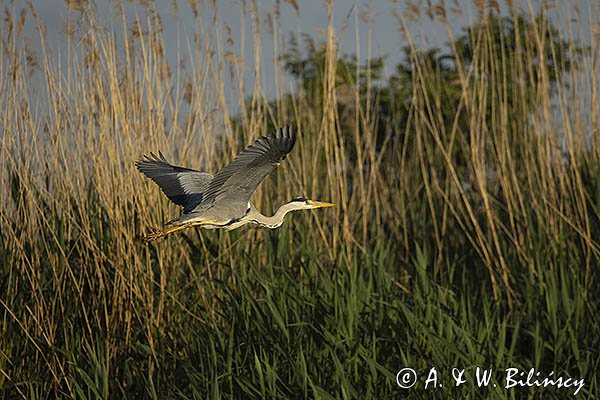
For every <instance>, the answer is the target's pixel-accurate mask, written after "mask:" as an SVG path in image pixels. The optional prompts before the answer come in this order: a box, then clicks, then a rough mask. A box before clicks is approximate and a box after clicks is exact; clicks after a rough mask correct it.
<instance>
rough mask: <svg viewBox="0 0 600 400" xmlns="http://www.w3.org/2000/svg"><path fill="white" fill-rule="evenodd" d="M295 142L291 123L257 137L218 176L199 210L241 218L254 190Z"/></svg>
mask: <svg viewBox="0 0 600 400" xmlns="http://www.w3.org/2000/svg"><path fill="white" fill-rule="evenodd" d="M295 143H296V133H295V132H294V131H293V130H292V128H291V127H290V126H285V127H284V128H279V129H277V131H276V132H274V133H271V134H269V135H267V136H263V137H261V138H260V139H257V140H255V141H254V143H252V144H251V145H250V146H248V147H246V149H244V150H243V151H242V152H241V153H240V154H238V155H237V157H236V158H235V159H234V160H233V161H232V162H231V163H229V164H227V165H226V166H225V167H223V169H221V170H220V171H219V172H218V173H217V174H216V175H215V177H214V178H213V179H212V181H210V184H209V185H208V188H207V189H206V191H205V192H204V196H203V198H202V202H201V203H200V204H199V205H198V207H197V208H196V210H198V211H200V210H202V209H205V208H214V209H219V211H220V212H221V213H222V214H223V215H224V213H227V214H229V215H231V217H232V218H236V217H242V216H243V215H244V214H245V212H246V209H247V207H248V200H250V196H251V195H252V193H254V191H255V190H256V188H257V187H258V185H259V184H260V183H261V182H262V181H263V180H264V179H265V177H266V176H267V175H268V174H269V173H270V172H271V171H273V170H274V169H275V167H277V166H278V165H279V163H280V162H281V161H282V160H283V159H285V157H286V156H287V154H288V153H289V152H290V151H291V150H292V148H293V147H294V144H295ZM196 210H195V211H196Z"/></svg>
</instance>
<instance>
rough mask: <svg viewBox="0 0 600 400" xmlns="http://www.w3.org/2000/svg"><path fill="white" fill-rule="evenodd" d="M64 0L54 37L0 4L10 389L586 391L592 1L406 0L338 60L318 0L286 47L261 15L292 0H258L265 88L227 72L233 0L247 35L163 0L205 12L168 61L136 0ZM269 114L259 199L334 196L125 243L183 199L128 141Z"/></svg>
mask: <svg viewBox="0 0 600 400" xmlns="http://www.w3.org/2000/svg"><path fill="white" fill-rule="evenodd" d="M68 3H69V7H71V9H72V10H73V11H72V12H73V13H75V15H76V18H73V19H72V20H69V21H68V22H67V24H66V27H65V35H66V37H67V39H68V41H69V46H68V54H66V56H65V55H64V54H60V53H59V52H58V51H56V49H53V48H52V47H51V46H50V45H49V44H48V43H47V41H46V40H45V34H44V28H43V24H42V23H41V21H40V20H39V18H38V16H37V14H36V10H35V8H34V7H33V6H31V5H29V6H25V7H24V8H23V10H22V11H21V9H19V8H17V7H15V6H13V7H12V8H10V7H8V8H7V12H6V16H5V19H4V28H3V30H2V44H1V50H2V51H1V56H0V93H2V94H1V96H0V101H1V104H2V110H3V112H2V114H0V166H1V167H0V168H1V169H0V205H1V209H0V218H1V227H2V228H1V232H0V260H1V261H0V323H1V325H0V396H1V397H2V398H14V397H24V398H47V397H59V396H60V397H70V398H122V397H126V396H130V397H133V398H146V397H147V398H157V399H158V398H160V399H163V398H231V399H239V398H299V399H300V398H302V399H308V398H314V399H331V398H343V399H348V398H390V397H398V396H407V397H413V398H421V397H428V396H429V393H428V392H427V391H424V390H419V389H411V390H410V391H403V390H402V389H400V388H399V387H398V386H397V385H396V381H395V378H396V372H397V371H398V370H400V369H401V368H403V367H404V366H410V367H412V368H416V369H421V370H425V369H426V368H429V367H430V366H436V367H437V368H438V369H445V370H447V371H449V370H451V368H453V367H458V366H464V367H469V366H477V365H479V366H482V367H487V368H496V369H503V368H507V367H519V368H523V369H529V368H536V369H537V370H544V371H548V372H549V371H555V373H556V374H557V375H558V374H562V375H569V376H574V377H581V378H585V381H586V386H585V387H584V389H583V390H582V392H580V394H581V395H583V396H584V397H586V398H595V397H597V396H598V394H599V393H598V392H599V386H598V385H599V381H598V377H597V373H596V371H597V370H598V368H599V367H600V352H599V351H598V349H599V348H600V339H599V338H600V335H599V333H600V321H599V320H598V310H599V306H600V302H599V300H598V296H597V293H598V289H599V286H598V278H599V275H598V268H599V266H600V263H599V261H600V242H599V241H598V238H599V237H600V218H599V209H600V134H599V132H598V129H599V128H598V126H599V121H598V116H600V109H599V108H600V98H599V93H600V92H599V89H600V86H599V84H600V81H599V79H598V77H599V76H600V71H599V70H598V68H599V67H598V63H597V59H598V57H599V56H600V54H599V48H598V32H597V31H596V30H597V28H598V26H597V25H594V24H591V25H590V26H588V27H587V29H588V31H586V30H585V29H584V28H582V26H583V25H579V24H578V21H579V20H581V15H580V14H579V13H584V12H585V13H589V14H590V15H596V14H594V13H596V12H597V11H598V10H594V9H593V2H590V3H589V4H588V5H587V7H588V9H587V10H581V9H579V8H577V7H581V4H580V3H581V2H576V3H570V4H568V5H564V6H555V8H552V7H549V6H548V5H547V4H545V3H544V4H542V6H540V7H536V6H535V5H534V4H532V3H527V5H526V6H525V7H524V8H523V9H517V8H516V6H514V5H513V4H512V3H513V2H511V1H507V2H506V4H503V5H502V6H503V7H502V8H506V9H507V10H508V11H507V14H506V16H504V18H503V19H501V17H500V16H499V14H498V10H499V9H500V8H499V5H498V4H497V3H496V2H489V3H490V4H483V3H485V2H473V3H474V5H473V7H476V9H478V10H479V17H478V20H477V21H476V22H475V23H473V25H471V26H470V27H469V28H468V29H466V30H465V35H464V36H462V37H456V33H454V30H453V29H452V24H451V22H450V20H451V18H449V15H450V13H452V12H458V11H456V10H454V11H452V10H451V9H446V8H444V6H440V5H438V6H431V7H430V8H429V9H427V7H426V6H425V5H420V6H417V5H411V4H408V3H407V5H406V6H405V7H399V8H398V10H399V11H398V13H397V21H398V32H399V34H398V38H397V39H396V40H397V41H398V43H399V47H400V46H401V45H402V44H403V43H404V44H405V45H406V46H407V47H406V55H407V59H406V62H405V63H404V64H403V67H402V68H398V69H397V70H396V72H393V70H392V68H391V67H390V68H388V70H387V72H385V68H383V64H382V63H383V61H381V60H379V63H378V60H377V59H371V60H370V61H369V62H367V63H365V64H361V62H360V61H358V62H357V61H353V59H352V58H350V57H344V55H343V54H341V53H340V50H339V43H338V37H337V36H336V35H338V34H339V32H336V30H335V29H334V24H333V2H327V4H326V5H325V6H324V12H327V13H328V15H329V25H328V27H327V29H326V32H325V35H324V40H323V41H322V42H318V41H311V40H307V41H305V45H302V44H298V43H295V44H294V43H292V44H290V43H289V42H287V41H286V40H285V38H286V34H287V31H286V30H285V29H284V28H283V27H282V26H281V23H280V22H279V20H278V16H279V15H280V14H279V11H280V9H279V8H278V7H292V8H295V9H297V10H298V12H301V8H299V6H298V4H297V3H296V2H294V1H288V2H283V3H281V4H280V3H279V2H277V3H276V5H275V8H274V9H273V10H270V11H269V13H268V17H269V21H271V25H270V28H269V30H270V32H268V33H267V34H269V35H273V37H274V38H276V40H274V43H275V54H276V59H277V60H280V63H279V67H278V68H276V69H275V71H276V72H275V74H274V76H273V81H274V83H275V85H276V95H275V96H274V97H272V98H271V97H269V96H267V93H266V91H265V89H264V88H263V87H262V84H261V80H260V79H256V80H254V82H253V83H252V84H253V87H252V88H249V87H247V85H248V82H246V80H245V79H244V74H243V71H245V70H253V71H254V72H255V74H256V76H261V73H262V72H261V69H262V68H264V65H265V63H266V62H269V61H268V60H264V59H263V57H262V53H261V52H262V44H263V43H262V41H263V35H264V33H261V29H263V28H262V25H261V21H262V19H263V15H261V14H259V12H258V8H257V5H256V4H255V3H254V2H252V1H250V2H247V3H245V2H244V13H243V14H242V16H241V21H242V23H245V24H249V26H251V27H252V29H251V32H252V35H251V36H250V37H245V36H242V37H240V38H232V37H229V36H228V32H229V30H228V29H227V26H226V24H225V22H224V21H222V20H221V19H220V10H219V8H218V7H219V6H218V5H217V4H212V5H209V4H204V3H196V2H189V4H188V3H186V4H185V5H184V4H179V6H178V7H179V8H180V9H179V12H182V11H181V9H183V8H184V7H185V8H186V12H187V10H188V9H190V10H192V11H194V12H197V13H198V15H200V14H202V13H204V14H206V13H207V12H210V13H211V15H214V19H213V20H212V22H211V23H209V24H207V23H206V22H205V21H204V20H203V19H202V18H201V17H200V16H198V17H197V18H196V25H195V27H194V32H193V34H190V36H192V37H193V40H190V41H189V43H190V44H189V45H185V46H184V45H180V48H179V49H178V52H180V53H181V55H182V56H181V57H178V59H184V58H185V57H187V59H188V60H189V61H190V62H189V63H188V64H185V63H183V62H177V63H176V64H175V65H174V64H170V63H169V62H168V60H167V56H166V52H165V46H166V45H167V44H166V43H165V39H164V36H163V31H164V28H163V26H162V20H161V17H160V15H159V14H158V12H157V9H156V6H155V5H154V3H153V2H140V3H142V4H141V5H140V6H139V7H142V8H141V9H142V10H143V11H144V12H143V13H139V14H138V15H137V17H135V18H132V17H130V16H128V15H127V14H126V13H125V12H124V11H123V9H122V8H123V7H125V5H119V4H118V3H117V5H116V6H115V7H116V11H115V13H116V15H117V16H119V18H120V23H119V24H118V26H119V28H115V29H112V30H111V29H107V28H106V27H104V26H102V25H101V23H99V22H98V21H97V18H96V12H95V9H94V7H93V5H91V4H89V3H88V2H68ZM477 7H478V8H477ZM559 7H563V8H560V9H559ZM569 13H573V15H569ZM357 15H358V14H357ZM561 15H565V18H564V21H565V22H564V23H557V22H556V21H557V19H559V17H560V16H561ZM427 19H434V20H436V21H437V22H436V23H437V24H440V25H441V26H444V27H447V31H448V35H449V37H450V46H449V48H448V57H447V58H446V60H450V61H449V62H450V63H451V68H450V69H449V68H448V65H447V64H444V62H445V61H444V59H443V58H442V59H440V58H436V57H433V56H432V53H428V52H427V50H425V49H421V48H419V46H418V45H417V44H416V41H415V35H414V32H415V29H416V28H415V27H418V26H419V24H420V23H421V21H423V20H427ZM358 20H359V17H358V16H357V17H356V18H355V19H354V21H355V23H356V24H357V26H358V25H359V23H358ZM596 20H597V19H596ZM350 21H352V18H351V19H350ZM494 21H495V22H494ZM590 21H594V19H593V17H590ZM26 23H33V24H36V26H38V27H39V30H38V32H39V37H38V38H36V40H38V41H39V43H40V45H39V46H37V47H32V46H31V41H30V40H27V38H26V37H25V34H24V29H23V27H24V25H25V24H26ZM350 25H351V23H349V26H350ZM500 27H502V28H500ZM507 27H508V28H507ZM504 29H508V30H504ZM242 31H244V30H242ZM507 32H508V33H507ZM359 33H360V32H357V33H356V34H357V35H359ZM509 39H510V40H509ZM234 41H235V42H239V43H241V45H240V47H235V46H233V45H232V42H234ZM246 48H252V52H251V54H252V57H251V58H247V57H245V56H244V55H245V54H246V53H247V52H246V50H245V49H246ZM235 49H238V50H237V52H236V50H235ZM294 51H295V53H294ZM359 51H360V49H358V48H357V52H359ZM363 51H364V49H363ZM290 54H291V55H292V56H290ZM294 54H295V55H294ZM184 55H185V57H184ZM294 57H295V58H294ZM306 60H309V61H310V62H311V63H312V64H307V63H304V64H302V63H301V62H299V61H306ZM286 62H287V64H286ZM286 65H287V68H285V66H286ZM299 65H303V66H304V67H307V65H308V66H310V65H312V66H314V71H312V72H314V74H313V75H310V77H309V75H302V74H303V73H305V74H308V72H307V70H306V69H303V70H300V71H299V72H298V71H296V72H294V70H293V67H294V66H296V67H297V66H299ZM382 71H383V72H384V76H382ZM448 71H453V72H452V74H449V72H448ZM231 87H233V88H237V89H236V90H239V92H238V93H237V96H231V93H230V92H228V91H229V90H230V89H228V88H231ZM248 93H250V94H248ZM231 98H236V101H235V102H232V101H231ZM284 123H290V124H291V125H293V126H294V127H296V129H297V130H298V132H299V141H298V143H297V145H296V148H295V149H294V151H293V153H292V154H291V155H290V157H288V159H287V160H286V161H285V162H284V163H282V165H281V166H280V167H279V168H278V170H277V171H276V172H275V173H274V174H273V175H272V176H270V177H269V178H268V179H267V180H266V181H265V182H264V183H263V185H262V186H261V187H260V188H259V190H258V192H257V193H256V194H255V196H254V202H255V204H256V205H257V207H258V208H259V209H260V210H263V211H264V212H266V213H269V211H270V210H274V209H276V208H277V207H278V206H279V204H282V203H284V202H286V201H288V200H290V199H291V198H293V197H295V196H297V195H307V196H309V197H311V198H313V199H320V200H324V201H332V202H335V203H337V204H338V207H336V208H333V209H327V210H326V211H323V212H315V213H304V214H302V213H299V214H300V215H299V214H295V215H293V216H292V217H291V218H289V220H288V221H287V222H286V223H285V224H284V225H283V226H282V227H281V228H280V229H278V230H275V231H270V230H264V229H256V228H243V229H240V230H238V231H233V232H215V231H200V230H189V231H187V232H185V233H183V234H176V235H172V236H170V237H168V238H166V239H165V240H163V241H160V242H156V243H151V244H147V243H145V242H144V241H143V240H141V239H142V236H143V234H144V233H146V232H147V231H148V230H149V229H150V228H151V227H156V226H160V225H161V224H162V223H164V222H165V221H167V220H168V219H170V218H172V217H173V216H174V215H176V213H177V212H178V210H176V208H175V207H174V206H173V205H171V204H169V203H168V201H167V200H166V199H165V198H163V196H162V194H161V192H160V191H159V190H158V189H157V188H156V187H155V186H154V185H152V184H150V183H149V182H148V181H147V180H145V179H144V177H143V176H142V175H141V174H139V173H138V172H137V171H136V170H135V168H134V164H133V162H134V160H136V159H138V158H139V157H140V156H141V155H142V154H144V153H147V152H149V151H157V150H162V151H163V152H164V153H165V154H166V155H168V157H169V159H170V160H172V161H174V162H176V163H177V164H179V165H186V166H192V167H195V168H197V169H202V170H207V171H212V172H214V171H217V170H218V168H219V167H220V166H222V165H223V164H225V163H227V162H228V161H229V160H231V159H232V157H233V156H234V155H235V154H236V153H237V152H238V151H239V150H240V149H241V148H242V147H243V146H245V145H246V144H248V143H250V142H251V141H252V140H253V139H255V138H256V137H258V136H260V135H263V134H265V133H266V132H268V131H270V130H272V129H273V128H274V127H276V126H280V125H282V124H284ZM565 393H566V392H565V391H564V390H562V391H561V390H559V389H543V390H541V389H540V390H534V389H529V388H525V389H515V390H514V391H511V390H504V389H501V388H500V387H498V388H492V387H489V388H478V387H477V386H476V385H474V384H472V383H471V384H468V385H467V386H466V387H461V388H453V387H451V385H447V386H446V385H444V387H443V388H439V389H438V391H437V394H439V395H440V396H444V397H449V398H451V397H456V396H460V397H467V398H490V397H494V398H504V397H506V398H522V397H526V398H564V396H565ZM569 394H570V393H569Z"/></svg>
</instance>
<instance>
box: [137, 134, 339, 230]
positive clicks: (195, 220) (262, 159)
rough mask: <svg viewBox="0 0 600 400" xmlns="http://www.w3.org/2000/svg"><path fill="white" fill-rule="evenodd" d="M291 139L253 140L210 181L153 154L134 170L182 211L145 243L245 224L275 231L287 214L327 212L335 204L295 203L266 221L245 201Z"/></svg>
mask: <svg viewBox="0 0 600 400" xmlns="http://www.w3.org/2000/svg"><path fill="white" fill-rule="evenodd" d="M295 143H296V133H295V132H294V131H293V130H292V128H291V127H290V126H285V127H284V128H279V129H277V131H276V132H274V133H271V134H269V135H267V136H263V137H261V138H260V139H257V140H255V141H254V143H252V144H251V145H250V146H248V147H246V149H245V150H244V151H242V152H241V153H240V154H238V155H237V157H235V159H234V160H233V161H232V162H231V163H229V164H228V165H226V166H225V167H223V168H222V169H221V170H220V171H219V172H218V173H217V174H216V175H215V176H214V177H213V176H212V175H210V174H208V173H206V172H201V171H196V170H193V169H190V168H185V167H178V166H175V165H172V164H170V163H169V162H167V160H166V159H165V157H164V156H163V155H162V153H161V152H159V153H158V154H159V155H158V156H156V155H155V154H153V153H150V156H146V155H145V156H144V157H143V158H142V159H141V160H138V161H136V163H135V166H136V167H137V169H138V170H139V171H140V172H141V173H143V174H144V175H146V176H147V177H148V178H150V179H152V180H153V181H154V182H155V183H156V184H157V185H158V186H160V188H161V189H162V191H163V192H164V194H165V195H166V196H167V197H168V198H169V200H171V201H172V202H173V203H175V204H177V205H179V206H182V207H183V213H182V214H181V216H180V217H179V218H177V219H174V220H172V221H169V222H167V224H166V225H165V228H164V229H163V230H152V231H151V232H150V233H149V234H148V235H146V236H145V238H144V239H145V240H146V241H152V240H157V239H160V238H162V237H163V236H165V235H168V234H169V233H172V232H175V231H179V230H181V229H185V228H189V227H192V226H199V227H202V228H206V229H226V230H232V229H236V228H239V227H240V226H242V225H246V224H256V225H260V226H263V227H266V228H271V229H275V228H278V227H280V226H281V224H283V220H284V218H285V215H286V214H287V213H289V212H290V211H295V210H309V209H313V208H321V207H333V206H335V204H332V203H324V202H320V201H314V200H309V199H307V198H305V197H298V198H295V199H293V200H292V201H290V202H288V203H286V204H284V205H282V206H281V207H279V209H278V210H277V212H275V214H274V215H273V216H271V217H268V216H266V215H263V214H261V213H260V212H259V211H258V210H257V209H256V208H255V207H254V205H253V204H252V203H250V196H251V195H252V193H254V191H255V190H256V188H257V187H258V185H259V184H260V183H261V182H262V181H263V180H264V179H265V177H266V176H267V175H269V173H270V172H271V171H273V170H274V169H275V168H276V167H277V166H278V165H279V163H280V162H281V161H282V160H283V159H285V157H286V156H287V154H288V153H289V152H290V151H292V149H293V148H294V144H295Z"/></svg>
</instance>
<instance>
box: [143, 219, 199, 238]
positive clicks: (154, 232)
mask: <svg viewBox="0 0 600 400" xmlns="http://www.w3.org/2000/svg"><path fill="white" fill-rule="evenodd" d="M194 225H195V224H194V223H187V224H182V225H175V226H170V227H168V228H166V229H163V230H160V229H151V230H150V232H149V233H148V234H147V235H146V236H144V241H146V242H152V241H154V240H158V239H161V238H163V237H165V236H167V235H168V234H169V233H173V232H177V231H179V230H182V229H185V228H189V227H190V226H194Z"/></svg>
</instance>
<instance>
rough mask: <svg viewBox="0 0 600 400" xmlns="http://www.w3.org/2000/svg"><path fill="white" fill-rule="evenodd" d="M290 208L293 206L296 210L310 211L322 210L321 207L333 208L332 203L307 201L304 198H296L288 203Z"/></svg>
mask: <svg viewBox="0 0 600 400" xmlns="http://www.w3.org/2000/svg"><path fill="white" fill-rule="evenodd" d="M288 204H289V205H290V206H293V208H294V209H296V210H311V209H313V208H323V207H334V206H335V204H333V203H325V202H322V201H316V200H311V199H307V198H306V197H297V198H295V199H294V200H292V201H290V202H289V203H288Z"/></svg>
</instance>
